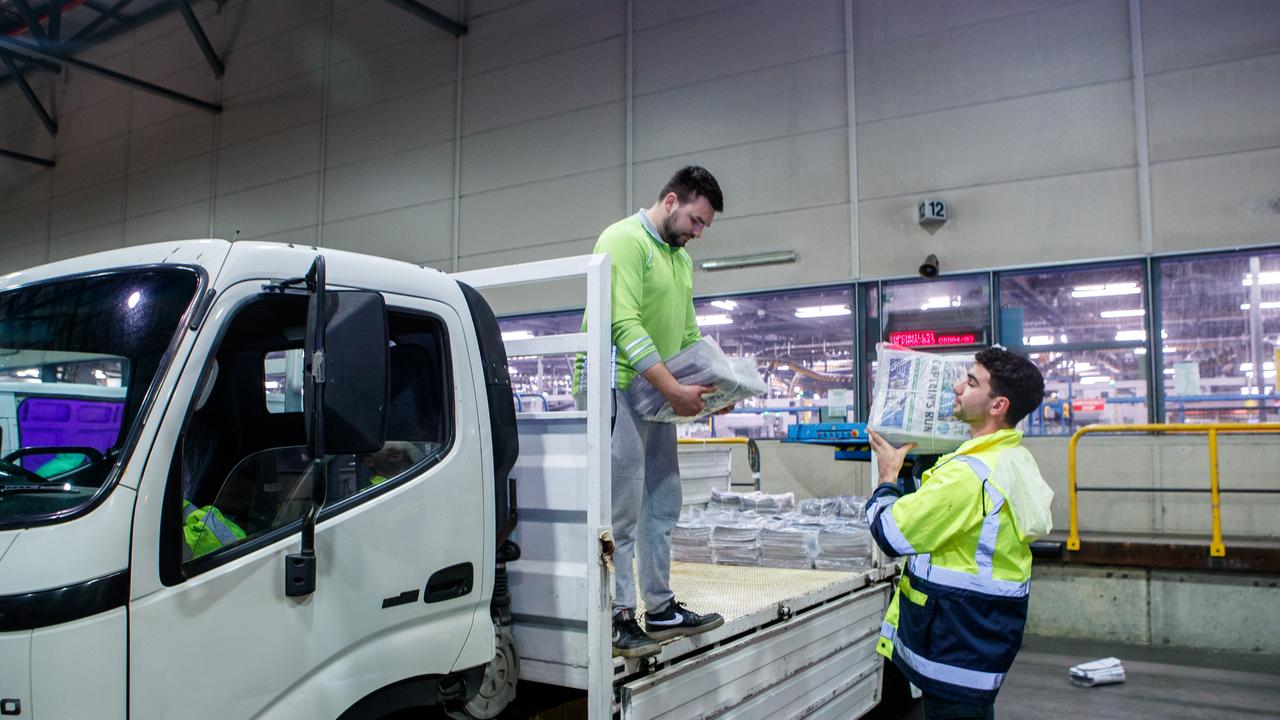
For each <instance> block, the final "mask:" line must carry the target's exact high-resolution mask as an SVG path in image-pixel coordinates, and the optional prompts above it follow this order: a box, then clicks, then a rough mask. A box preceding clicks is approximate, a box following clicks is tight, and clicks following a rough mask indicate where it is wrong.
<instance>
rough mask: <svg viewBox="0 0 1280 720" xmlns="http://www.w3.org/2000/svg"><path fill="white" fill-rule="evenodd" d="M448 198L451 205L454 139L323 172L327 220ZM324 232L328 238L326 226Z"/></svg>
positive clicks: (325, 217)
mask: <svg viewBox="0 0 1280 720" xmlns="http://www.w3.org/2000/svg"><path fill="white" fill-rule="evenodd" d="M446 199H447V200H449V201H450V205H451V206H452V199H453V143H451V142H444V143H437V144H435V145H428V146H427V147H425V148H418V149H415V150H407V151H405V152H402V153H396V154H394V155H385V156H383V157H378V158H373V159H372V160H364V161H361V162H357V163H352V164H350V165H343V166H341V167H336V168H332V169H330V170H329V171H327V172H326V173H325V176H324V219H325V222H326V223H328V222H330V221H333V220H339V219H342V218H347V217H354V216H356V215H368V214H370V213H379V212H383V211H386V210H394V209H396V208H401V207H407V206H410V205H421V204H423V203H430V202H435V201H438V200H446ZM450 212H451V214H450V223H452V211H450ZM325 233H326V241H327V238H328V229H327V227H326V230H325Z"/></svg>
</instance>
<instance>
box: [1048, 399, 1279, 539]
mask: <svg viewBox="0 0 1280 720" xmlns="http://www.w3.org/2000/svg"><path fill="white" fill-rule="evenodd" d="M1148 432H1162V433H1179V434H1184V435H1185V434H1206V435H1208V436H1209V497H1210V505H1211V512H1212V513H1213V541H1212V542H1211V543H1210V545H1209V554H1210V555H1211V556H1213V557H1226V555H1227V548H1226V546H1225V545H1223V544H1222V505H1221V503H1220V501H1219V496H1220V494H1221V492H1222V490H1221V489H1220V488H1219V487H1218V434H1219V433H1280V423H1254V424H1250V423H1205V424H1203V425H1182V424H1172V423H1148V424H1144V425H1088V426H1086V427H1082V428H1080V429H1079V430H1077V431H1076V432H1075V434H1074V435H1072V436H1071V443H1070V445H1068V446H1067V480H1068V482H1069V483H1070V486H1069V487H1070V492H1071V532H1070V533H1069V534H1068V535H1067V549H1068V550H1079V549H1080V523H1079V506H1078V504H1077V502H1076V493H1077V492H1079V491H1082V490H1097V491H1104V492H1106V491H1110V492H1136V491H1143V492H1160V491H1161V490H1162V489H1161V488H1124V487H1101V486H1099V487H1088V488H1077V486H1076V446H1077V445H1078V444H1079V442H1080V438H1082V437H1084V436H1085V435H1088V434H1090V433H1148ZM1165 490H1168V488H1165ZM1200 492H1204V491H1203V490H1201V491H1200ZM1234 492H1243V491H1241V490H1236V491H1234ZM1255 492H1276V491H1274V490H1261V491H1255Z"/></svg>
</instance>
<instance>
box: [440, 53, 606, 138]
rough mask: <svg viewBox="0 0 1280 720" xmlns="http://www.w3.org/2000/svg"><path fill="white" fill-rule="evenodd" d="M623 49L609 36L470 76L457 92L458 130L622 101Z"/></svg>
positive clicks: (477, 129) (474, 129)
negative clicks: (460, 122)
mask: <svg viewBox="0 0 1280 720" xmlns="http://www.w3.org/2000/svg"><path fill="white" fill-rule="evenodd" d="M625 52H626V42H625V39H624V38H622V37H613V38H609V39H607V40H602V41H600V42H597V43H592V44H590V45H583V46H582V47H578V48H574V49H572V50H566V51H565V52H561V53H556V54H554V55H548V56H546V57H542V58H538V59H536V60H530V61H529V62H526V63H520V64H518V65H512V66H510V67H506V68H502V69H499V70H494V71H492V72H487V73H483V74H479V75H474V76H472V77H469V78H467V79H466V81H465V83H464V84H463V91H462V92H463V108H464V111H465V115H464V117H463V126H462V129H463V132H464V133H468V134H470V133H476V132H481V131H484V130H490V129H493V128H497V127H503V126H507V125H513V124H515V123H518V122H522V121H526V120H531V119H534V118H540V117H547V116H550V115H558V114H560V113H563V112H566V111H568V110H576V109H578V108H584V107H588V106H591V105H599V104H601V103H606V102H609V101H613V100H620V99H623V98H624V97H625V95H626V85H627V79H626V63H625ZM464 64H465V60H464Z"/></svg>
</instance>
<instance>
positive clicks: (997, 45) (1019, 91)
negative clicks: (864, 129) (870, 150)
mask: <svg viewBox="0 0 1280 720" xmlns="http://www.w3.org/2000/svg"><path fill="white" fill-rule="evenodd" d="M906 4H910V5H916V6H919V5H926V4H927V5H929V6H931V7H930V8H929V10H931V11H941V12H944V13H946V11H945V10H944V9H943V8H942V6H953V4H952V3H945V2H929V3H902V4H898V3H892V4H886V5H885V7H886V12H887V13H892V12H901V11H902V10H903V8H902V7H900V5H906ZM974 4H975V3H964V5H965V6H968V7H972V6H973V5H974ZM1005 4H1006V5H1007V4H1008V3H1005ZM954 5H959V3H956V4H954ZM889 8H896V10H894V11H891V10H889ZM922 10H923V9H922ZM927 14H928V13H923V14H922V16H923V15H927ZM979 15H981V13H979ZM878 19H880V18H870V19H869V20H878ZM880 27H881V26H880V24H879V23H876V22H868V23H867V24H866V25H865V26H860V28H859V30H858V31H857V32H858V34H857V38H856V39H855V41H854V48H855V52H856V63H855V67H856V73H857V100H858V103H857V105H858V121H859V122H866V121H870V120H877V119H882V118H889V117H899V116H904V115H911V114H914V113H919V112H926V111H930V110H937V109H941V108H950V107H959V106H963V105H969V104H973V103H979V102H986V101H990V100H998V99H1001V98H1010V97H1017V96H1019V95H1028V94H1031V93H1039V92H1045V91H1048V90H1055V89H1059V88H1069V87H1075V86H1079V85H1088V84H1091V83H1099V82H1107V81H1111V80H1120V79H1124V78H1128V77H1129V76H1130V75H1131V74H1132V73H1131V71H1130V59H1129V20H1128V5H1127V3H1126V2H1124V0H1103V1H1102V2H1087V3H1074V4H1070V5H1067V6H1065V7H1061V8H1052V9H1049V10H1046V11H1043V12H1026V13H1021V14H1016V15H1013V16H1012V17H1008V18H1002V19H999V20H995V21H992V22H978V23H974V24H971V25H965V26H963V27H960V28H957V29H955V30H953V31H951V32H947V33H940V34H930V35H925V36H922V37H917V38H912V39H907V40H898V41H894V42H883V43H882V42H878V41H875V40H873V39H872V38H873V37H874V36H875V34H876V33H877V32H878V31H879V28H880ZM1130 134H1132V128H1130Z"/></svg>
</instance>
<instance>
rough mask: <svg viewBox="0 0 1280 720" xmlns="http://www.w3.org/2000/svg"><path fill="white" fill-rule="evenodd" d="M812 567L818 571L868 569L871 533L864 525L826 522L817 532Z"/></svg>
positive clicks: (869, 564)
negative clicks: (816, 543) (815, 551)
mask: <svg viewBox="0 0 1280 720" xmlns="http://www.w3.org/2000/svg"><path fill="white" fill-rule="evenodd" d="M817 548H818V549H817V554H816V555H815V557H814V560H813V566H814V567H816V568H818V569H819V570H862V569H865V568H869V567H871V533H870V532H869V531H868V529H867V525H866V523H863V522H856V521H847V520H844V519H841V520H838V521H835V522H828V523H826V524H825V525H824V527H823V528H822V530H821V531H819V532H818V545H817Z"/></svg>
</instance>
